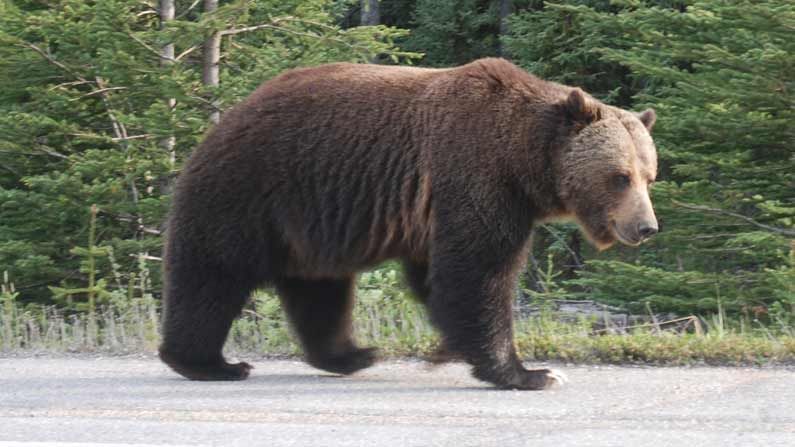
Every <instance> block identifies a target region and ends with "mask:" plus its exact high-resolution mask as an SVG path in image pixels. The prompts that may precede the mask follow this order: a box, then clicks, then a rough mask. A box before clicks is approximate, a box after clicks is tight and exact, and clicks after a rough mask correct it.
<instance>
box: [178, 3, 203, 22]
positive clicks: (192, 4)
mask: <svg viewBox="0 0 795 447" xmlns="http://www.w3.org/2000/svg"><path fill="white" fill-rule="evenodd" d="M200 1H201V0H194V2H193V3H191V5H190V6H188V9H186V10H185V11H183V12H182V14H180V15H178V16H177V18H178V19H181V18H183V17H185V16H186V15H188V13H189V12H190V11H191V10H192V9H193V8H195V7H196V5H198V4H199V2H200Z"/></svg>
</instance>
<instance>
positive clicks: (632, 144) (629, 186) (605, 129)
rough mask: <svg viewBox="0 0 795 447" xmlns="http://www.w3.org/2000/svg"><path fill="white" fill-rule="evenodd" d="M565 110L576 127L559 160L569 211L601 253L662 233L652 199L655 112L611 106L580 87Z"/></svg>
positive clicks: (560, 185)
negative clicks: (616, 246)
mask: <svg viewBox="0 0 795 447" xmlns="http://www.w3.org/2000/svg"><path fill="white" fill-rule="evenodd" d="M563 108H564V109H565V114H566V116H567V119H568V120H569V123H570V124H571V126H569V127H568V129H570V130H569V131H568V133H567V135H566V136H565V138H564V143H563V145H562V147H561V148H560V149H561V152H559V158H558V162H557V170H558V171H557V172H558V175H557V179H558V184H557V187H558V193H559V197H560V199H561V202H562V203H563V206H564V208H565V210H564V213H565V214H566V215H568V216H570V217H572V218H574V220H576V221H577V222H578V223H579V224H580V226H581V227H582V229H583V230H584V233H585V234H586V236H587V237H588V239H589V240H590V241H591V242H592V243H594V245H596V246H597V248H599V249H605V248H608V247H610V246H611V245H613V244H614V243H615V242H616V241H620V242H622V243H624V244H627V245H633V246H634V245H639V244H640V243H641V242H643V241H644V240H646V239H648V238H649V237H651V236H653V235H654V234H655V233H657V231H658V229H659V227H658V224H657V218H656V217H655V215H654V209H653V208H652V204H651V199H650V197H649V189H650V187H651V185H652V183H653V182H654V180H655V177H656V176H657V151H656V149H655V147H654V142H653V141H652V139H651V136H650V133H649V132H650V131H651V129H652V127H653V126H654V122H655V120H656V115H655V113H654V110H652V109H648V110H646V111H644V112H642V113H638V114H636V113H633V112H628V111H626V110H621V109H618V108H615V107H610V106H607V105H605V104H602V103H600V102H598V101H597V100H595V99H593V98H591V97H590V96H587V95H586V94H585V93H583V91H582V90H580V89H574V90H572V91H571V92H570V93H569V94H568V97H567V98H566V100H565V101H564V103H563Z"/></svg>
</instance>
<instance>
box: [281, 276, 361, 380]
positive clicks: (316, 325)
mask: <svg viewBox="0 0 795 447" xmlns="http://www.w3.org/2000/svg"><path fill="white" fill-rule="evenodd" d="M276 289H277V291H278V293H279V296H280V298H281V301H282V306H283V307H284V310H285V311H286V313H287V315H288V317H289V318H290V322H291V323H292V326H293V329H294V331H295V332H296V334H297V335H298V338H299V339H300V341H301V345H302V346H303V348H304V354H305V356H306V360H307V362H308V363H309V364H310V365H312V366H314V367H315V368H319V369H322V370H325V371H329V372H333V373H336V374H353V373H354V372H356V371H358V370H360V369H364V368H367V367H368V366H371V365H372V364H373V363H374V362H375V359H376V354H375V349H372V348H358V347H357V346H356V343H355V342H354V341H353V338H352V335H351V331H352V323H353V322H352V319H351V318H352V317H351V313H352V312H353V303H354V293H353V289H354V277H352V276H351V277H349V278H339V279H299V278H283V279H281V280H279V281H277V282H276Z"/></svg>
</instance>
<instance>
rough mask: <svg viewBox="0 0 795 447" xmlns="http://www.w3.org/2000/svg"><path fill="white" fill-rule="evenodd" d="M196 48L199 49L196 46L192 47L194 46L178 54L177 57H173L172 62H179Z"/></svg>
mask: <svg viewBox="0 0 795 447" xmlns="http://www.w3.org/2000/svg"><path fill="white" fill-rule="evenodd" d="M197 48H199V46H198V45H194V46H192V47H190V48H188V49H187V50H185V51H183V52H182V53H179V56H177V57H175V58H174V60H176V61H179V60H180V59H182V58H183V57H185V56H187V55H189V54H190V53H193V52H194V51H195V50H196V49H197Z"/></svg>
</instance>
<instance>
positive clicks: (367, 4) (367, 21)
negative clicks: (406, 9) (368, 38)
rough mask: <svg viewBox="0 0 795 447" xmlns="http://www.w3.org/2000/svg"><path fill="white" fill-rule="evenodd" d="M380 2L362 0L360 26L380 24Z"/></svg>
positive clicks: (376, 0)
mask: <svg viewBox="0 0 795 447" xmlns="http://www.w3.org/2000/svg"><path fill="white" fill-rule="evenodd" d="M379 3H381V2H380V0H362V20H361V24H362V26H375V25H380V24H381V5H380V4H379Z"/></svg>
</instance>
